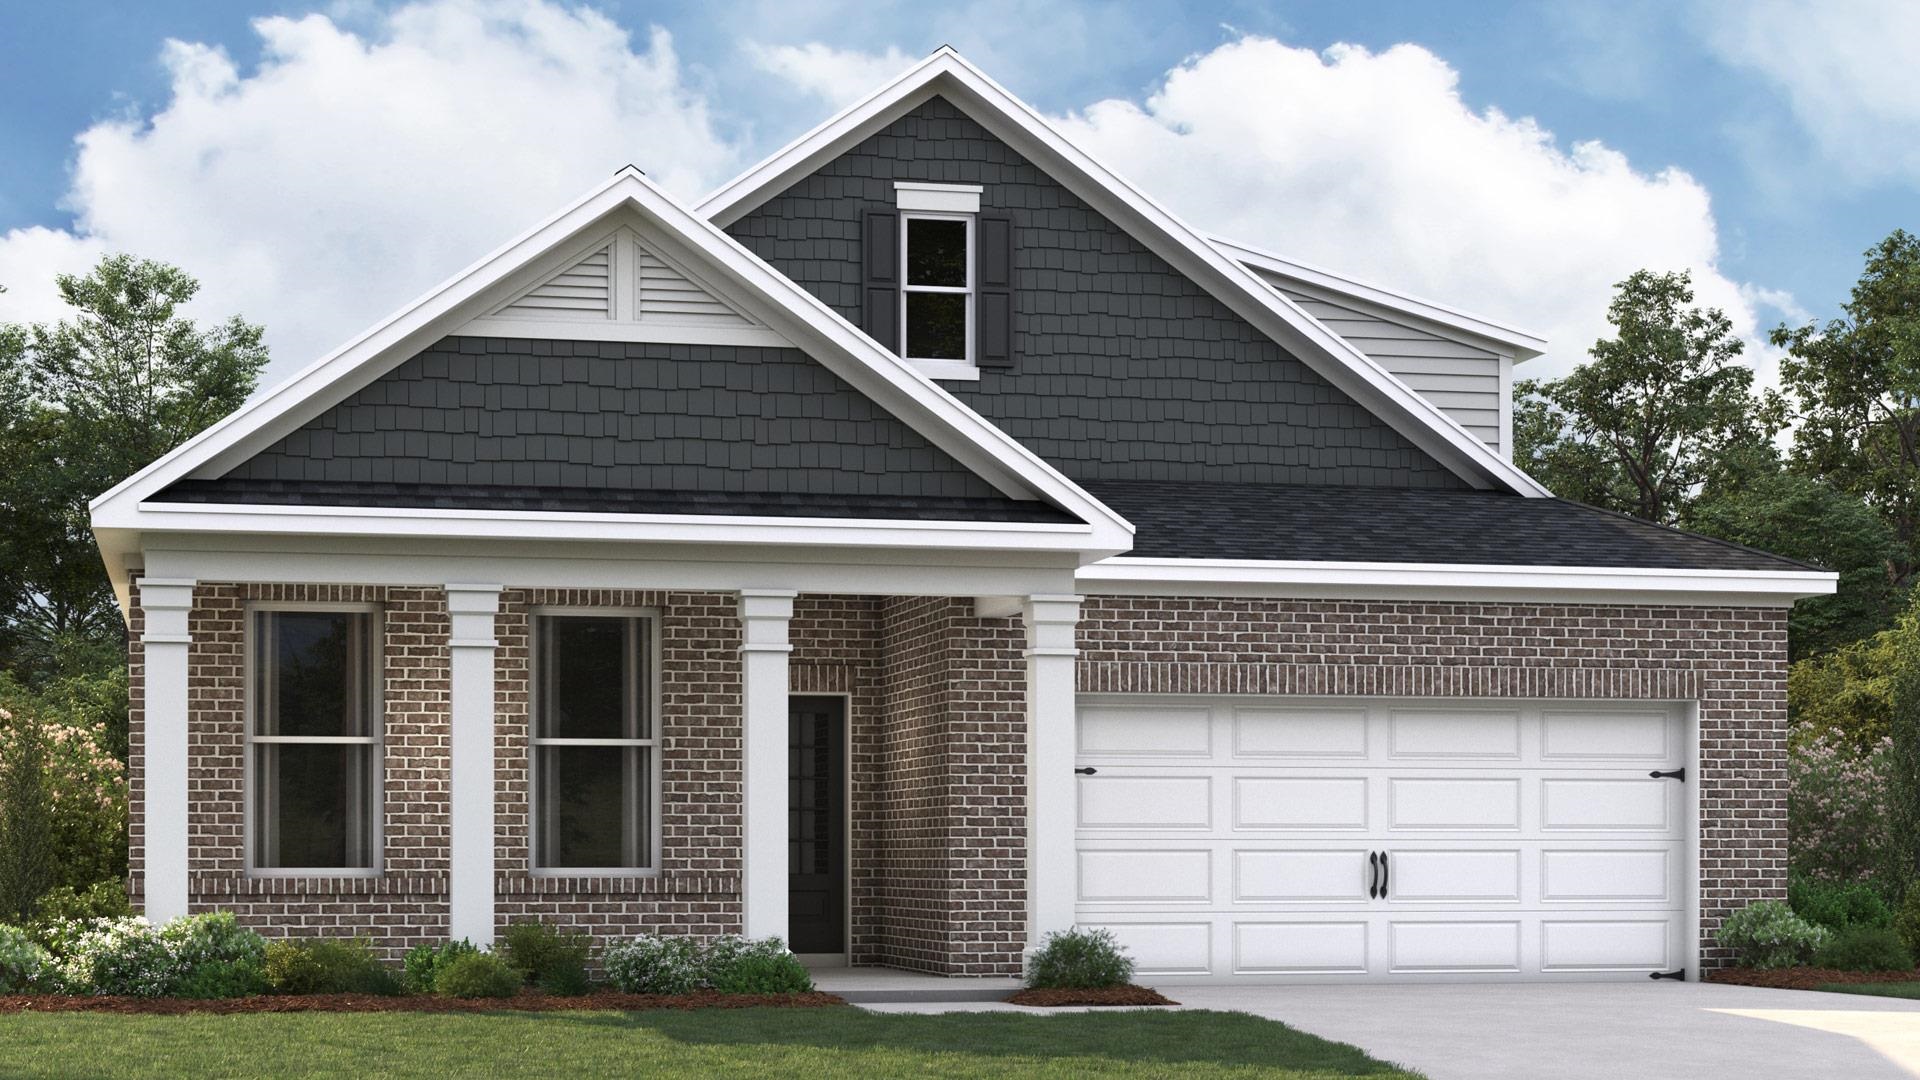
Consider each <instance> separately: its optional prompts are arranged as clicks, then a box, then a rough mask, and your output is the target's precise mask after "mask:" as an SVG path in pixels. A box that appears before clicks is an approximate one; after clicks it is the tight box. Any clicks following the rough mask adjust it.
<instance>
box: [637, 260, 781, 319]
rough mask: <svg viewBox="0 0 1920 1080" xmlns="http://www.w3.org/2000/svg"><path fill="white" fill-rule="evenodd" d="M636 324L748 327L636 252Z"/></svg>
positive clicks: (698, 289) (681, 278) (671, 270)
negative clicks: (638, 287)
mask: <svg viewBox="0 0 1920 1080" xmlns="http://www.w3.org/2000/svg"><path fill="white" fill-rule="evenodd" d="M639 254H640V321H641V322H650V323H663V324H673V325H680V326H752V325H753V323H752V322H751V321H749V320H748V319H746V318H744V317H742V316H741V315H740V314H739V313H738V312H736V311H734V310H733V309H732V308H730V307H728V306H727V305H726V304H724V303H722V302H721V301H720V300H719V299H717V298H716V297H714V296H713V295H712V294H711V293H709V292H707V290H705V289H703V288H701V287H700V286H699V285H696V284H694V283H693V282H692V281H689V280H687V278H686V276H685V275H683V274H681V273H680V271H678V270H675V269H674V268H673V267H671V266H668V265H667V264H666V263H664V262H662V261H660V258H659V256H657V255H655V254H654V253H653V252H651V251H648V250H647V249H646V248H641V249H640V252H639Z"/></svg>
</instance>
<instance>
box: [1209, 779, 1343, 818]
mask: <svg viewBox="0 0 1920 1080" xmlns="http://www.w3.org/2000/svg"><path fill="white" fill-rule="evenodd" d="M1233 827H1234V828H1236V829H1316V830H1318V829H1353V830H1364V829H1365V828H1366V827H1367V779H1366V778H1365V777H1362V776H1235V777H1233Z"/></svg>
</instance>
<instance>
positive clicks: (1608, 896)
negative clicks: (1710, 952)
mask: <svg viewBox="0 0 1920 1080" xmlns="http://www.w3.org/2000/svg"><path fill="white" fill-rule="evenodd" d="M1679 858H1680V852H1679V851H1678V850H1675V849H1673V848H1665V847H1660V848H1630V849H1620V850H1577V849H1576V850H1568V849H1556V848H1546V849H1542V850H1541V852H1540V899H1541V900H1542V901H1544V902H1546V903H1596V902H1621V901H1635V900H1644V901H1648V902H1653V903H1661V904H1672V903H1678V902H1679V897H1676V896H1674V895H1673V881H1674V878H1675V876H1676V875H1675V873H1674V871H1675V869H1676V865H1675V864H1676V863H1677V861H1678V860H1679Z"/></svg>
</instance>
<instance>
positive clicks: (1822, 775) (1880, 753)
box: [1787, 732, 1899, 884]
mask: <svg viewBox="0 0 1920 1080" xmlns="http://www.w3.org/2000/svg"><path fill="white" fill-rule="evenodd" d="M1893 770H1894V755H1893V740H1891V739H1882V740H1880V741H1879V742H1877V743H1874V744H1873V745H1872V746H1870V747H1869V748H1867V749H1866V750H1860V749H1858V748H1856V746H1855V745H1854V744H1853V743H1852V742H1851V741H1850V740H1848V739H1847V738H1846V737H1845V736H1843V735H1841V734H1840V733H1839V732H1831V733H1823V734H1818V735H1812V736H1809V737H1805V738H1798V739H1795V740H1793V742H1792V745H1791V746H1790V748H1789V750H1788V753H1787V780H1788V783H1789V784H1790V789H1789V791H1788V794H1787V856H1788V861H1789V863H1791V865H1792V867H1793V869H1794V870H1796V871H1798V872H1800V873H1802V874H1805V875H1807V876H1808V877H1811V878H1818V879H1822V880H1827V881H1868V880H1873V879H1876V878H1883V877H1885V876H1886V875H1887V874H1888V873H1889V872H1890V871H1891V870H1893V869H1894V867H1895V866H1896V864H1897V863H1898V860H1899V854H1898V850H1897V845H1896V844H1895V840H1894V835H1893V815H1892V810H1893V794H1894V791H1893V778H1894V772H1893ZM1882 883H1883V884H1890V881H1888V882H1882Z"/></svg>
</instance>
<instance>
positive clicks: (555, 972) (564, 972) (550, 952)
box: [499, 922, 593, 997]
mask: <svg viewBox="0 0 1920 1080" xmlns="http://www.w3.org/2000/svg"><path fill="white" fill-rule="evenodd" d="M592 947H593V939H592V938H591V937H589V936H588V935H586V934H569V933H562V932H561V931H560V930H558V929H555V928H554V927H551V926H548V925H547V924H546V923H541V922H525V923H515V924H514V925H512V926H509V927H507V932H506V934H505V935H504V936H502V938H501V940H500V946H499V952H500V956H501V957H502V959H504V960H506V962H507V963H508V965H510V966H511V967H512V968H513V969H514V970H515V971H518V972H519V973H520V977H521V979H523V980H524V981H525V982H526V984H527V985H528V986H533V987H537V988H539V989H541V990H543V991H545V992H547V993H549V994H559V995H562V996H566V997H572V996H575V995H578V994H584V993H586V992H587V955H588V953H589V952H590V951H591V949H592Z"/></svg>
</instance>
